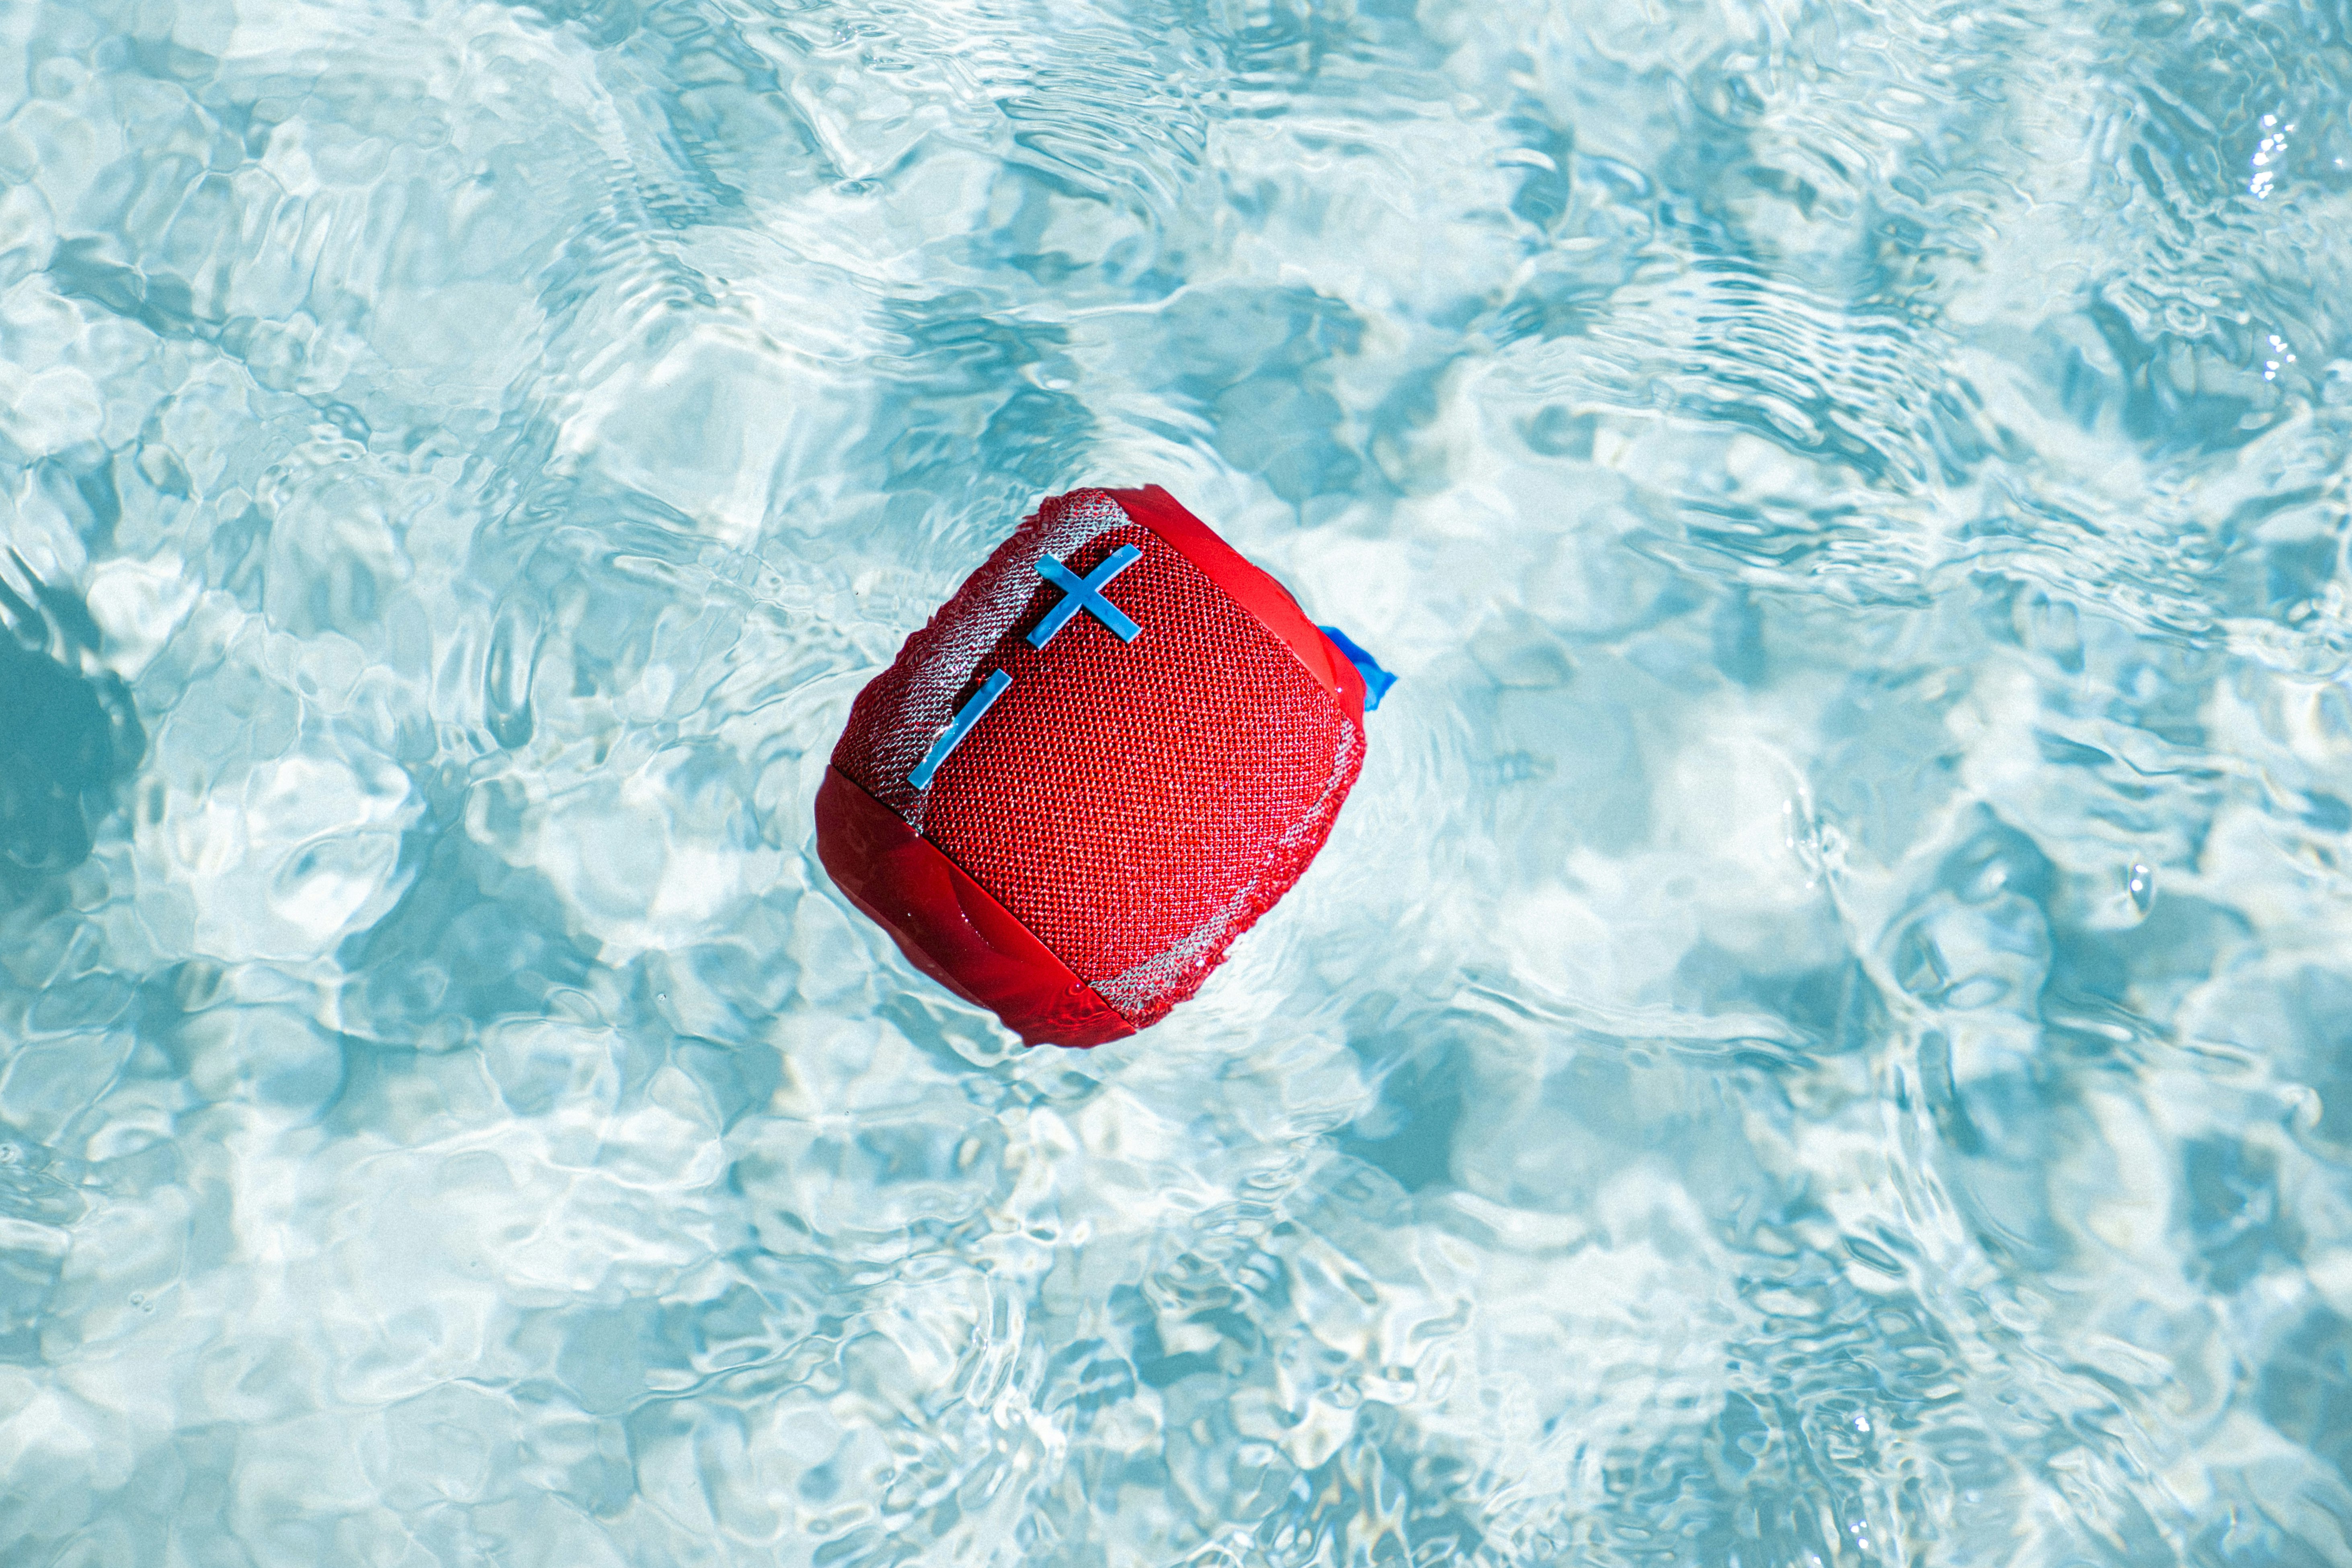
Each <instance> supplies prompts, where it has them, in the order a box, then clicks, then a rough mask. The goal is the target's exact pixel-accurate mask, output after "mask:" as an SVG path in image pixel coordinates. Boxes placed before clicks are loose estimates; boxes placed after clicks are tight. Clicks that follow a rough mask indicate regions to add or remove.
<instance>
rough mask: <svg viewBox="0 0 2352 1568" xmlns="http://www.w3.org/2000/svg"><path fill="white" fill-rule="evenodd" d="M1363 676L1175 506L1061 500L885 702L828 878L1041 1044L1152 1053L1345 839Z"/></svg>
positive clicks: (916, 652) (889, 685) (867, 725)
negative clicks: (1149, 1037)
mask: <svg viewBox="0 0 2352 1568" xmlns="http://www.w3.org/2000/svg"><path fill="white" fill-rule="evenodd" d="M1335 635H1336V634H1335ZM1359 654H1360V650H1356V649H1354V647H1353V646H1352V645H1349V647H1346V648H1344V649H1343V648H1342V647H1340V646H1339V644H1337V643H1335V642H1334V641H1333V640H1332V638H1331V637H1327V636H1326V635H1325V633H1324V631H1323V630H1322V629H1321V628H1318V627H1317V626H1315V625H1313V624H1312V623H1311V622H1309V621H1308V620H1307V616H1305V615H1304V614H1303V613H1302V612H1301V611H1300V610H1299V608H1298V605H1297V603H1296V602H1294V601H1293V600H1292V599H1291V597H1290V595H1288V594H1287V593H1286V592H1284V590H1283V587H1282V585H1281V584H1279V583H1276V581H1275V580H1274V579H1273V578H1272V577H1270V576H1268V575H1266V574H1265V573H1264V572H1261V571H1260V570H1258V569H1257V568H1256V567H1255V566H1253V565H1251V564H1250V563H1248V562H1247V561H1244V559H1242V557H1241V556H1240V555H1239V554H1238V553H1236V552H1234V549H1233V547H1232V546H1230V545H1228V544H1227V543H1225V542H1224V541H1223V540H1222V539H1220V538H1218V537H1217V536H1216V534H1215V533H1213V532H1212V531H1210V529H1209V527H1208V526H1207V525H1206V524H1205V523H1203V522H1202V521H1200V520H1199V519H1197V518H1195V517H1194V516H1192V513H1190V512H1188V511H1186V510H1184V509H1183V508H1182V507H1181V506H1180V505H1178V504H1177V502H1176V500H1175V498H1174V497H1172V496H1171V495H1170V494H1169V493H1168V492H1167V491H1166V490H1163V489H1160V488H1159V487H1158V486H1156V485H1154V486H1150V487H1149V488H1147V489H1131V490H1106V489H1084V490H1076V491H1073V492H1071V493H1070V494H1068V495H1066V496H1057V497H1055V498H1052V499H1050V500H1046V501H1045V504H1044V505H1042V506H1040V507H1039V508H1038V510H1037V512H1036V515H1035V516H1034V517H1031V518H1029V519H1027V520H1026V521H1024V522H1023V523H1022V524H1021V526H1020V527H1019V528H1017V529H1015V530H1014V531H1013V535H1012V537H1011V538H1009V539H1007V540H1006V541H1005V542H1003V543H1002V544H1000V545H998V546H997V548H996V550H995V552H994V553H992V554H991V555H990V556H989V558H988V560H987V561H986V562H985V563H983V564H982V566H981V568H980V570H978V571H977V572H974V573H973V574H971V577H969V578H967V579H966V580H965V582H964V584H963V585H962V586H961V588H959V589H957V590H956V592H955V595H954V596H953V597H952V598H950V599H949V600H948V602H947V603H946V605H942V606H941V607H940V611H939V613H938V614H937V615H935V616H932V617H931V619H930V621H929V624H927V625H926V626H923V627H922V629H920V630H919V631H917V632H916V633H915V634H914V635H912V636H911V637H908V639H907V643H906V646H905V647H902V648H900V649H899V650H898V658H897V659H896V660H895V661H893V662H892V664H891V665H890V668H887V669H886V670H884V671H883V672H882V673H881V674H880V675H878V676H877V677H875V679H874V680H873V681H872V682H871V683H870V684H868V685H867V686H866V689H865V690H863V691H861V692H859V693H858V695H857V700H856V703H855V704H854V705H853V706H852V708H851V709H850V713H849V727H848V728H847V730H845V731H844V732H843V734H842V737H841V742H840V743H839V744H838V745H837V746H835V748H834V752H833V765H832V767H831V768H829V769H828V770H827V771H826V773H825V777H824V784H823V785H822V786H821V787H820V788H819V789H818V792H817V799H816V826H817V852H818V854H819V856H820V857H821V858H823V860H824V867H825V869H826V870H827V871H828V872H830V873H831V874H832V876H833V879H834V880H835V882H836V883H837V884H839V886H840V888H841V889H842V891H843V892H845V893H846V894H847V895H848V896H849V898H850V900H851V901H852V902H854V903H856V905H857V907H858V908H859V909H861V910H865V911H866V914H868V915H870V916H872V917H873V919H874V920H875V921H877V922H879V923H880V924H881V925H882V926H883V928H884V929H885V930H887V931H889V932H890V934H891V935H892V936H893V937H894V938H896V939H897V941H898V945H899V946H900V947H901V948H902V949H904V950H905V951H906V953H907V956H908V958H909V959H911V960H912V961H913V962H914V963H915V965H916V967H918V968H919V969H921V970H922V971H923V972H924V973H927V974H929V975H930V976H931V977H932V978H933V979H935V980H938V981H939V982H940V983H941V984H944V985H946V986H947V987H948V988H949V989H950V990H951V991H954V992H955V993H956V994H959V995H961V996H963V997H964V998H966V999H967V1000H969V1001H971V1002H975V1003H978V1004H979V1005H982V1006H983V1007H986V1008H988V1009H990V1010H991V1011H992V1012H993V1013H995V1014H996V1015H997V1016H999V1017H1000V1018H1002V1019H1003V1020H1004V1022H1005V1023H1006V1024H1007V1025H1008V1026H1011V1027H1012V1028H1013V1031H1014V1032H1015V1033H1017V1034H1018V1035H1020V1037H1022V1038H1023V1039H1024V1040H1025V1041H1027V1042H1029V1043H1030V1044H1031V1045H1038V1044H1043V1043H1046V1042H1051V1043H1054V1044H1057V1045H1066V1046H1093V1045H1099V1044H1101V1043H1102V1042H1103V1041H1105V1040H1111V1039H1117V1038H1118V1037H1121V1036H1123V1035H1131V1034H1133V1033H1135V1032H1136V1031H1137V1030H1138V1029H1141V1028H1145V1027H1147V1026H1150V1025H1152V1024H1155V1023H1157V1022H1159V1021H1160V1018H1162V1017H1163V1016H1166V1015H1167V1013H1168V1010H1169V1009H1170V1008H1171V1007H1173V1006H1175V1005H1176V1004H1177V1003H1179V1002H1181V1001H1183V1000H1184V999H1185V998H1186V997H1188V996H1191V995H1192V994H1193V993H1194V992H1195V991H1197V990H1199V989H1200V987H1201V983H1202V981H1203V980H1204V979H1206V978H1207V977H1208V973H1209V971H1210V970H1211V969H1213V968H1214V967H1215V966H1216V965H1217V963H1219V962H1220V961H1222V960H1223V957H1224V954H1225V950H1226V948H1227V947H1228V946H1229V945H1231V944H1232V942H1233V941H1234V938H1235V937H1237V936H1239V935H1241V933H1242V932H1244V931H1247V930H1248V929H1249V928H1250V926H1251V925H1252V924H1253V923H1255V921H1256V920H1257V918H1258V916H1260V915H1262V914H1264V913H1265V911H1266V910H1269V909H1271V908H1272V907H1273V906H1274V903H1275V900H1277V899H1279V898H1281V897H1282V895H1283V894H1284V893H1286V892H1287V891H1288V890H1289V889H1290V887H1291V884H1293V883H1294V882H1296V881H1297V879H1298V877H1299V874H1300V873H1301V872H1302V871H1304V870H1305V869H1306V868H1307V862H1308V861H1309V860H1312V859H1313V858H1315V853H1316V851H1317V850H1318V849H1320V848H1321V847H1323V842H1324V840H1325V839H1326V838H1327V837H1329V835H1330V832H1331V825H1332V823H1333V821H1334V819H1335V818H1337V816H1339V805H1340V803H1341V802H1342V801H1344V800H1346V799H1347V797H1348V791H1349V787H1350V786H1352V785H1353V784H1355V782H1356V775H1357V773H1358V772H1359V770H1360V768H1361V767H1362V765H1363V760H1364V710H1365V707H1366V686H1365V679H1366V675H1365V672H1363V671H1360V670H1359V669H1358V668H1357V666H1356V665H1355V663H1353V662H1352V661H1351V655H1359ZM1367 668H1368V669H1369V670H1370V674H1371V678H1372V679H1373V680H1374V682H1375V685H1374V688H1373V690H1372V695H1373V699H1374V700H1375V701H1377V698H1378V693H1379V690H1380V689H1381V688H1384V687H1385V685H1386V682H1387V679H1388V678H1387V677H1386V676H1385V675H1384V674H1382V673H1381V672H1379V670H1378V668H1377V667H1376V666H1370V664H1369V660H1367Z"/></svg>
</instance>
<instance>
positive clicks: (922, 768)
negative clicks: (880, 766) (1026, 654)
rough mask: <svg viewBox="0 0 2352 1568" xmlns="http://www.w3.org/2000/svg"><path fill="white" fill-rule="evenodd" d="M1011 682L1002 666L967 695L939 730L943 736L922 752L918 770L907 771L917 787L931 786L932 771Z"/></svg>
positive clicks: (993, 704)
mask: <svg viewBox="0 0 2352 1568" xmlns="http://www.w3.org/2000/svg"><path fill="white" fill-rule="evenodd" d="M1012 685H1013V678H1012V677H1011V676H1009V675H1007V674H1005V673H1004V672H1003V670H1001V669H1000V670H998V671H997V672H996V673H995V674H993V675H992V676H990V677H989V678H988V679H987V680H986V681H985V682H983V683H982V686H981V689H979V690H977V691H975V692H973V693H972V694H971V696H969V697H967V698H965V699H964V700H963V706H962V707H961V708H959V709H957V710H956V716H955V717H954V718H952V719H950V720H949V721H948V727H947V728H946V729H944V730H942V731H940V738H939V739H938V740H936V741H933V742H931V749H930V750H929V751H928V752H924V753H923V760H922V761H921V762H919V763H916V764H915V771H914V772H913V773H908V775H907V782H908V784H913V785H914V786H915V787H916V788H917V789H929V788H930V787H931V775H932V774H933V773H938V772H939V771H940V763H944V762H946V761H947V760H948V753H949V752H952V751H954V750H955V749H956V748H957V747H958V746H961V745H962V744H963V738H964V737H965V736H966V735H969V734H971V727H972V726H973V725H974V724H977V723H979V722H980V716H981V715H982V714H983V713H985V712H987V711H988V710H990V709H991V708H992V707H994V706H995V705H996V700H997V699H998V698H1000V697H1002V696H1003V695H1004V693H1005V691H1006V690H1007V689H1010V688H1011V686H1012Z"/></svg>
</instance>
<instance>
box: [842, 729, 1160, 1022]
mask: <svg viewBox="0 0 2352 1568" xmlns="http://www.w3.org/2000/svg"><path fill="white" fill-rule="evenodd" d="M816 852H817V858H819V859H820V860H822V861H823V862H824V868H825V871H826V872H827V874H829V875H830V876H831V877H832V878H833V879H834V883H835V886H837V887H839V888H840V889H841V890H842V892H843V893H845V894H846V895H847V896H848V899H849V901H850V902H851V903H854V904H856V906H857V907H858V908H859V909H861V910H865V911H866V916H867V917H868V918H869V919H871V920H872V921H874V922H875V923H876V924H877V925H879V926H880V927H881V928H882V929H883V930H884V931H888V932H889V933H890V935H891V938H892V940H894V941H895V942H898V949H899V951H900V952H904V953H905V954H906V955H907V959H908V963H912V964H913V965H914V966H915V967H916V968H918V969H919V970H921V971H922V972H923V973H926V974H928V975H929V976H930V977H931V978H932V979H934V980H936V981H938V982H939V983H940V984H942V985H944V986H946V987H947V988H948V989H949V990H950V991H952V992H954V993H955V994H957V995H959V996H961V997H962V998H963V999H964V1000H965V1001H967V1002H971V1003H973V1004H975V1005H979V1006H982V1007H985V1008H987V1009H988V1010H989V1011H991V1012H992V1013H994V1014H995V1015H996V1016H998V1017H1000V1018H1002V1019H1003V1020H1004V1023H1005V1026H1006V1027H1008V1028H1010V1029H1011V1030H1012V1031H1013V1033H1014V1034H1016V1035H1018V1036H1020V1037H1021V1038H1022V1040H1023V1042H1024V1043H1025V1044H1028V1045H1032V1046H1043V1045H1055V1046H1099V1045H1101V1044H1103V1043H1104V1042H1106V1041H1108V1040H1117V1039H1123V1038H1125V1037H1127V1036H1129V1035H1132V1034H1134V1033H1135V1032H1136V1030H1135V1026H1134V1025H1132V1024H1130V1023H1129V1022H1128V1021H1127V1020H1126V1019H1125V1018H1122V1017H1120V1016H1118V1013H1116V1012H1114V1011H1113V1010H1112V1009H1111V1007H1110V1005H1109V1004H1108V1003H1106V1002H1105V1001H1103V999H1102V998H1101V997H1100V996H1097V994H1095V992H1094V988H1093V987H1092V986H1090V985H1088V984H1087V983H1086V982H1085V981H1083V980H1081V979H1079V978H1078V977H1077V976H1076V974H1074V973H1071V971H1070V966H1069V965H1068V964H1066V963H1063V962H1062V961H1061V960H1060V959H1058V958H1056V957H1055V956H1054V954H1053V953H1052V952H1049V951H1048V950H1047V949H1046V947H1045V943H1043V942H1039V941H1038V940H1037V939H1036V938H1035V937H1034V936H1033V935H1031V934H1030V932H1029V929H1028V928H1027V927H1026V926H1024V925H1023V924H1022V923H1021V922H1020V921H1017V920H1014V919H1013V916H1012V915H1011V914H1009V913H1007V912H1006V910H1005V908H1004V906H1003V904H1000V903H998V902H997V901H996V900H994V899H993V898H992V897H990V896H989V892H988V889H985V888H982V886H981V885H980V884H979V883H978V882H975V881H973V880H972V879H971V878H970V877H969V876H967V875H965V874H964V870H963V868H961V867H960V866H958V865H957V864H956V863H955V862H954V861H952V860H950V859H949V858H947V857H946V856H945V855H943V854H941V853H940V851H939V849H938V847H936V846H934V845H933V844H931V843H930V842H929V840H928V839H926V838H923V837H920V836H919V835H918V834H917V833H916V832H915V831H914V829H912V828H910V827H908V826H907V825H906V824H905V823H904V822H902V821H900V820H899V818H898V814H897V813H896V812H894V811H892V810H891V809H890V808H889V807H888V806H886V805H883V804H882V803H881V802H880V801H877V800H876V799H875V798H874V797H873V796H872V795H868V794H866V792H865V791H864V790H862V789H860V788H858V787H857V785H856V784H853V783H851V782H850V781H849V780H848V779H846V778H845V777H844V776H842V773H841V772H840V770H839V769H837V768H827V769H825V771H824V783H823V784H820V785H818V786H817V792H816Z"/></svg>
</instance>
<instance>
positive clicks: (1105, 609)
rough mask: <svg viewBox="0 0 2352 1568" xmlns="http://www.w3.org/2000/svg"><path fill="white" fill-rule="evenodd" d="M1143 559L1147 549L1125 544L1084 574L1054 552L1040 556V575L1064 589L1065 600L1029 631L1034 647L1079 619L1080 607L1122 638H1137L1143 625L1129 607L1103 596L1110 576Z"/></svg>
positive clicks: (1050, 640)
mask: <svg viewBox="0 0 2352 1568" xmlns="http://www.w3.org/2000/svg"><path fill="white" fill-rule="evenodd" d="M1142 559H1143V552H1142V551H1140V550H1138V549H1137V548H1136V547H1135V546H1134V545H1132V544H1122V545H1120V546H1119V547H1118V549H1117V550H1114V551H1112V552H1110V559H1109V560H1108V561H1105V562H1104V563H1102V564H1101V565H1099V566H1097V567H1096V568H1095V569H1094V570H1093V571H1091V572H1089V573H1087V574H1086V575H1085V576H1083V577H1081V576H1079V575H1078V574H1076V573H1075V572H1073V571H1071V570H1070V569H1069V568H1068V567H1066V566H1065V565H1063V564H1062V563H1060V562H1058V561H1056V560H1055V559H1054V558H1053V557H1052V556H1050V555H1042V556H1039V557H1038V559H1037V575H1039V576H1040V577H1043V578H1044V579H1045V581H1046V582H1048V583H1051V584H1054V586H1055V587H1056V588H1059V589H1060V590H1062V602H1061V603H1060V604H1058V605H1055V606H1054V607H1053V608H1052V609H1050V610H1048V611H1046V612H1045V619H1044V620H1042V621H1039V622H1038V623H1037V629H1036V630H1035V631H1034V632H1031V633H1030V634H1029V646H1030V647H1045V645H1046V644H1047V643H1049V642H1052V641H1053V640H1054V634H1055V633H1056V632H1058V631H1060V630H1061V629H1062V628H1063V627H1064V626H1068V625H1069V624H1070V622H1071V621H1072V620H1073V619H1075V618H1076V616H1077V613H1078V612H1079V611H1080V610H1084V611H1085V612H1086V613H1087V614H1088V615H1090V616H1093V617H1094V618H1095V619H1097V620H1098V621H1100V622H1101V623H1102V624H1103V625H1105V626H1108V627H1109V628H1110V629H1111V630H1112V631H1113V632H1114V633H1116V634H1117V635H1118V640H1119V641H1121V642H1133V641H1134V640H1135V637H1136V634H1137V633H1138V632H1139V631H1141V630H1142V629H1143V628H1142V627H1141V626H1137V625H1136V624H1135V622H1134V621H1133V620H1132V619H1130V618H1129V616H1128V613H1127V612H1126V611H1125V610H1122V609H1120V608H1119V607H1118V605H1114V604H1112V603H1111V602H1110V601H1109V600H1108V599H1106V598H1104V597H1103V590H1104V589H1105V588H1107V587H1108V586H1109V585H1110V580H1111V579H1112V578H1114V577H1116V576H1118V574H1120V573H1122V572H1124V571H1126V570H1127V569H1128V568H1129V567H1130V566H1132V565H1134V564H1135V563H1137V562H1139V561H1140V560H1142Z"/></svg>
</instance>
